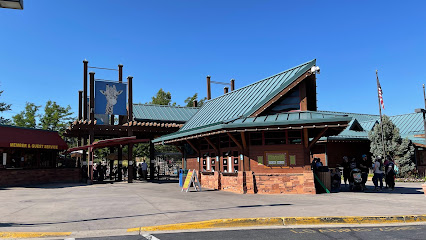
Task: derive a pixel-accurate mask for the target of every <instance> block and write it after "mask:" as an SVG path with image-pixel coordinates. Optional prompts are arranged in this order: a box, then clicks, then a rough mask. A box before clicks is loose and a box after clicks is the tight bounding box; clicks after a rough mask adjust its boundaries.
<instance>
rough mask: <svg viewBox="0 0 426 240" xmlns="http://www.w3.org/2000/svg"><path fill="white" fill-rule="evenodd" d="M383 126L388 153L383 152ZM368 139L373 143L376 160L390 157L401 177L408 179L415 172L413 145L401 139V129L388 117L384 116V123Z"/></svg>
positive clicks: (369, 134)
mask: <svg viewBox="0 0 426 240" xmlns="http://www.w3.org/2000/svg"><path fill="white" fill-rule="evenodd" d="M382 126H383V136H384V143H385V147H386V153H384V152H383V142H382V132H381V127H382ZM368 138H369V139H370V142H371V143H370V152H371V153H372V154H373V157H374V158H375V157H378V156H385V155H389V156H390V157H391V158H392V159H394V161H395V163H396V164H397V165H398V167H399V175H400V176H401V177H406V176H408V175H409V174H411V173H412V172H413V170H414V169H415V165H414V163H413V158H414V147H413V144H412V142H411V141H410V140H408V139H404V140H402V139H401V135H400V134H399V129H398V128H397V127H396V126H395V124H393V123H392V121H391V120H390V119H389V117H388V116H386V115H383V116H382V121H381V122H380V123H379V124H376V125H375V126H374V129H373V131H370V132H369V133H368Z"/></svg>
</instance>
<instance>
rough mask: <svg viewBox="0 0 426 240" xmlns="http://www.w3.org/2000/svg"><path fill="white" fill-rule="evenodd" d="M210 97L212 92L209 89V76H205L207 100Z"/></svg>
mask: <svg viewBox="0 0 426 240" xmlns="http://www.w3.org/2000/svg"><path fill="white" fill-rule="evenodd" d="M211 98H212V92H211V89H210V76H207V100H210V99H211Z"/></svg>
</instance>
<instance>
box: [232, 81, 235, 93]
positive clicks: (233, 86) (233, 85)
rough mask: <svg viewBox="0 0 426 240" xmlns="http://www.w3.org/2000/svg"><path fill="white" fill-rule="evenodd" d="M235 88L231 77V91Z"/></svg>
mask: <svg viewBox="0 0 426 240" xmlns="http://www.w3.org/2000/svg"><path fill="white" fill-rule="evenodd" d="M234 90H235V79H231V92H232V91H234Z"/></svg>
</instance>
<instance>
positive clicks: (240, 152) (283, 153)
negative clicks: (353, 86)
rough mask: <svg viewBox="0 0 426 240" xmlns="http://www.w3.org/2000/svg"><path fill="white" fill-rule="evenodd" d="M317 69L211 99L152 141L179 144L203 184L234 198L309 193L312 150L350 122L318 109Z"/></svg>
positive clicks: (311, 66) (310, 65)
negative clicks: (174, 128)
mask: <svg viewBox="0 0 426 240" xmlns="http://www.w3.org/2000/svg"><path fill="white" fill-rule="evenodd" d="M318 70H319V68H318V67H317V66H316V61H315V60H312V61H309V62H307V63H304V64H301V65H299V66H297V67H294V68H291V69H289V70H286V71H284V72H281V73H278V74H275V75H273V76H271V77H268V78H265V79H263V80H260V81H258V82H255V83H253V84H250V85H248V86H245V87H242V88H240V89H237V90H234V91H231V92H229V93H226V91H225V94H224V95H222V96H219V97H217V98H214V99H211V100H210V99H208V101H207V102H206V103H205V104H204V105H203V106H202V107H201V108H200V110H199V111H198V112H197V113H196V114H195V115H194V116H193V117H192V118H191V119H190V120H189V121H188V122H186V124H185V125H184V126H183V127H182V128H181V129H180V130H179V131H178V132H176V133H173V134H169V135H165V136H163V137H160V138H157V139H155V140H154V141H153V142H154V143H156V144H174V145H176V146H180V147H182V149H184V150H185V153H184V155H185V161H186V162H187V168H188V169H195V170H198V171H199V175H200V176H199V179H200V181H201V184H202V186H204V187H208V188H212V189H219V190H224V191H232V192H237V193H264V194H267V193H273V194H275V193H297V194H314V193H315V185H314V176H313V173H312V171H311V167H310V162H311V160H310V159H311V158H310V153H311V149H312V148H313V147H314V146H315V144H316V142H317V141H318V140H319V139H321V138H322V137H327V136H333V135H337V134H339V133H340V132H341V131H343V130H344V129H345V128H346V127H347V126H348V123H349V122H350V121H351V118H350V117H348V116H347V115H344V114H335V113H323V112H317V99H316V73H317V71H318ZM207 82H208V85H209V83H210V77H207ZM209 89H210V87H209V86H208V91H209ZM207 96H210V93H209V92H208V94H207Z"/></svg>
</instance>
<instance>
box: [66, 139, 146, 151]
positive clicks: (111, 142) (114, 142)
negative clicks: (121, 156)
mask: <svg viewBox="0 0 426 240" xmlns="http://www.w3.org/2000/svg"><path fill="white" fill-rule="evenodd" d="M146 142H149V139H136V136H133V137H122V138H111V139H106V140H101V141H97V142H93V143H92V144H89V145H85V146H81V147H74V148H69V149H68V150H67V152H72V151H78V150H89V148H91V149H96V148H104V147H112V146H117V145H127V144H137V143H146Z"/></svg>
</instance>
